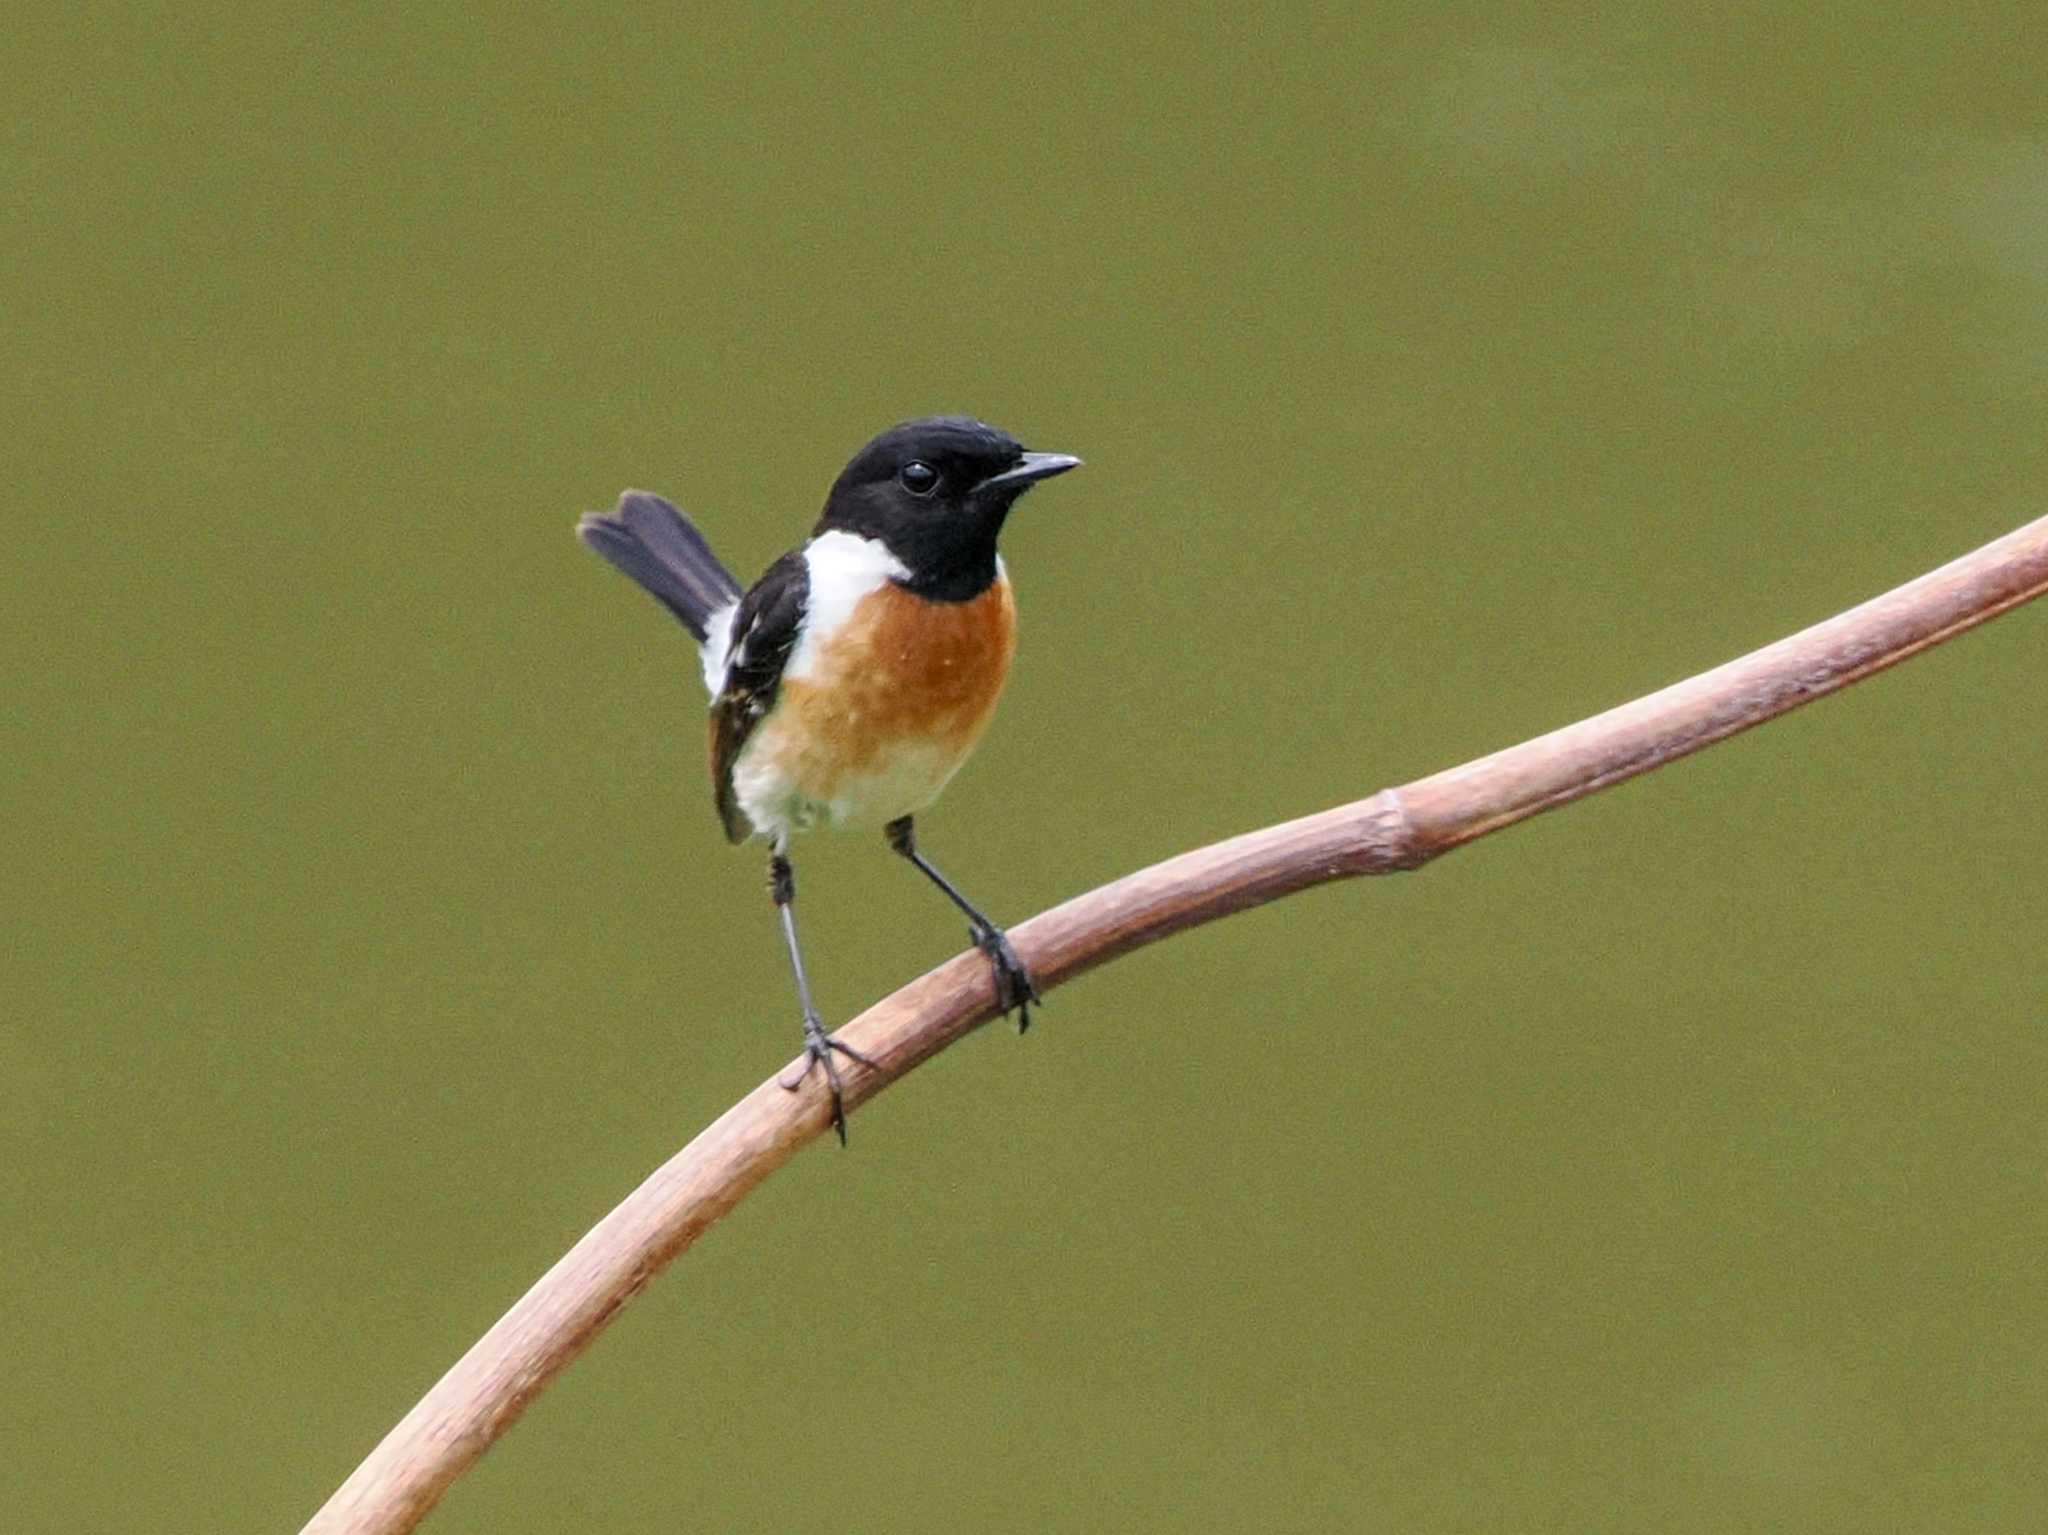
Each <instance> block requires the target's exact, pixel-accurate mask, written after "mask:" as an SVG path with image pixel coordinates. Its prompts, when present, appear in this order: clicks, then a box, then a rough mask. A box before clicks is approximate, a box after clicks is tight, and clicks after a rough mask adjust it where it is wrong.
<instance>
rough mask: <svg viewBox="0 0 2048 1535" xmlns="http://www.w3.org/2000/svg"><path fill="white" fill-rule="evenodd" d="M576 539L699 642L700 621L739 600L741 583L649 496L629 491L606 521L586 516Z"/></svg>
mask: <svg viewBox="0 0 2048 1535" xmlns="http://www.w3.org/2000/svg"><path fill="white" fill-rule="evenodd" d="M576 536H577V537H578V538H580V539H582V540H583V542H584V543H586V544H588V545H589V546H590V547H591V548H592V549H594V550H596V551H597V552H598V553H599V554H601V555H603V556H604V557H605V558H606V559H607V560H609V561H611V563H612V564H614V565H616V566H617V567H618V568H619V569H620V570H622V571H624V572H625V573H626V574H627V575H629V576H631V577H632V578H633V579H634V580H635V581H637V582H639V583H640V585H642V586H643V587H645V588H646V589H647V590H648V591H649V592H650V593H652V594H653V596H654V598H655V600H656V601H657V602H659V603H660V604H661V605H662V606H663V607H665V608H667V609H668V610H669V611H670V612H671V613H673V614H675V616H676V617H677V618H678V619H679V620H681V622H682V625H683V627H684V628H685V629H688V630H689V631H690V633H691V634H693V635H695V636H696V638H697V639H698V641H699V642H702V640H703V638H704V632H705V630H704V621H705V620H706V619H707V618H709V617H710V616H711V615H712V614H713V613H715V612H717V611H718V610H719V609H720V608H722V607H724V606H726V605H727V604H728V603H733V602H737V601H739V599H740V584H739V582H737V581H735V580H734V579H733V574H732V572H731V571H729V570H727V569H726V568H725V567H724V566H723V565H721V564H720V563H719V561H718V556H717V555H715V554H713V553H712V552H711V546H710V545H709V544H707V543H705V542H704V535H703V534H702V533H699V532H698V531H697V530H696V529H695V528H694V527H692V526H691V525H690V520H689V519H688V518H687V517H685V516H684V515H683V514H682V513H681V512H679V511H677V510H676V509H675V507H673V506H671V505H670V504H669V503H668V502H666V501H664V500H662V499H661V497H659V496H657V495H655V494H653V493H652V492H651V491H645V490H629V491H627V492H626V493H625V494H624V495H622V496H620V497H619V505H618V509H617V510H616V511H615V512H613V513H612V514H611V515H610V516H606V515H604V514H603V513H602V512H586V513H584V515H583V517H582V519H581V520H580V521H579V522H578V523H577V524H576Z"/></svg>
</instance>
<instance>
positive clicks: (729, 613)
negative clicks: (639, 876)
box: [576, 416, 1081, 1144]
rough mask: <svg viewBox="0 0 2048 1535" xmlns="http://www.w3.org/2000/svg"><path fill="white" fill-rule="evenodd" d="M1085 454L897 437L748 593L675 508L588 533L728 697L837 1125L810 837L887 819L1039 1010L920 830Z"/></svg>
mask: <svg viewBox="0 0 2048 1535" xmlns="http://www.w3.org/2000/svg"><path fill="white" fill-rule="evenodd" d="M1080 462H1081V461H1080V460H1079V459H1078V458H1074V457H1071V456H1070V455H1068V454H1065V453H1031V452H1027V451H1025V449H1024V448H1023V447H1021V446H1020V445H1019V444H1018V443H1017V441H1016V440H1015V439H1014V438H1012V437H1011V436H1010V435H1009V434H1008V433H1006V432H1001V431H998V430H997V429H996V428H994V427H992V426H989V425H987V424H985V423H983V422H980V421H975V420H972V419H970V418H968V417H965V416H931V417H927V418H926V419H924V420H920V421H906V422H904V423H903V424H902V425H901V426H895V427H891V428H890V429H889V430H888V431H886V432H884V433H882V434H881V435H880V436H879V437H877V438H875V439H874V441H872V442H870V443H869V444H868V445H867V446H866V447H864V448H862V449H861V450H860V452H858V453H856V454H855V455H854V456H853V461H852V462H851V463H849V464H848V465H847V466H846V468H845V469H844V470H843V471H842V472H841V473H840V476H839V478H838V480H837V481H836V482H835V483H834V484H833V486H832V490H831V494H830V495H828V496H827V497H826V498H825V510H824V513H823V515H822V516H820V517H819V518H818V523H817V526H816V527H815V528H813V529H812V530H811V537H810V540H809V542H807V543H806V544H804V545H803V547H802V548H800V549H795V550H792V551H791V552H790V553H788V554H785V555H784V556H783V557H782V558H781V559H779V560H777V561H776V562H775V563H774V564H773V565H770V566H769V567H768V570H767V573H766V574H764V575H763V576H762V577H761V579H760V580H759V581H757V582H755V583H754V585H753V587H752V588H751V589H749V590H747V591H746V592H745V593H742V592H741V589H740V584H739V582H738V581H736V580H734V579H733V575H732V573H731V572H730V571H728V570H727V569H726V568H725V566H724V565H722V564H721V563H719V559H718V556H717V555H715V554H713V553H712V552H711V546H710V545H709V544H708V543H706V542H705V540H704V536H703V535H702V534H701V533H699V532H698V531H697V529H696V528H695V527H693V526H692V525H691V524H690V522H689V520H688V519H687V518H685V517H684V516H683V514H682V513H681V512H679V511H677V510H676V508H675V507H674V506H672V505H670V504H669V503H668V502H667V501H664V500H663V499H662V498H661V497H660V496H656V495H651V494H649V493H648V492H646V491H641V490H629V491H627V492H626V493H625V494H624V495H622V496H620V497H619V504H618V508H617V510H616V511H614V512H613V513H612V514H611V515H609V516H604V515H601V514H599V513H596V512H592V513H589V514H587V515H586V516H585V517H584V518H583V519H582V520H581V521H580V522H578V523H577V525H576V532H577V536H578V537H580V538H581V539H582V540H583V542H584V543H586V544H588V545H589V546H590V547H591V548H592V549H594V550H596V551H597V552H598V553H599V554H601V555H603V556H604V557H605V559H607V560H609V561H610V562H611V563H612V564H613V565H616V566H617V567H618V568H619V569H620V570H622V571H624V572H625V573H626V574H627V575H629V576H631V577H632V578H633V579H634V580H635V581H637V582H639V584H640V585H641V586H643V587H645V588H646V589H647V590H648V591H649V592H651V593H652V594H653V595H654V597H655V598H656V599H657V600H658V601H659V602H660V603H661V604H662V605H663V606H664V607H666V608H667V609H668V610H669V611H670V612H671V613H673V614H674V615H675V616H676V617H677V618H678V619H679V620H681V622H682V625H683V627H684V628H686V629H688V630H689V631H690V633H691V635H692V636H694V637H695V639H696V640H697V643H698V647H699V651H700V654H701V656H702V660H703V665H704V685H705V687H706V688H708V689H709V690H710V693H711V783H712V790H713V794H714V797H715V802H716V804H717V807H718V815H719V819H720V820H721V821H723V822H724V823H725V834H726V837H727V838H728V839H729V840H730V841H733V842H744V841H745V840H746V839H747V838H748V837H750V836H754V837H765V838H767V839H768V843H769V849H770V851H769V856H768V888H769V892H770V894H771V895H772V896H773V897H774V900H775V905H776V908H777V911H778V912H779V914H780V917H781V922H782V936H783V939H784V941H785V942H786V943H787V945H788V947H789V963H790V967H791V969H792V970H793V971H794V972H795V975H796V993H797V1002H798V1005H799V1006H800V1007H801V1008H802V1009H803V1032H804V1065H803V1070H802V1071H801V1072H800V1073H799V1074H798V1075H797V1076H796V1077H795V1078H794V1079H784V1081H783V1083H782V1085H783V1086H784V1087H785V1088H788V1089H790V1090H791V1091H794V1090H795V1089H796V1088H797V1087H798V1086H799V1085H801V1083H802V1082H803V1080H804V1079H805V1078H806V1077H808V1076H809V1075H810V1073H811V1069H812V1067H814V1066H823V1067H824V1070H825V1077H826V1082H827V1085H828V1086H829V1087H830V1089H831V1093H832V1123H833V1127H834V1128H835V1129H836V1130H837V1131H838V1132H839V1139H840V1142H841V1143H842V1144H844V1143H845V1140H846V1115H845V1110H844V1106H843V1104H842V1102H841V1098H840V1079H839V1068H838V1066H837V1065H836V1064H835V1063H834V1062H833V1059H832V1053H833V1052H834V1051H835V1050H836V1051H838V1052H839V1053H840V1054H842V1055H845V1056H848V1057H850V1058H851V1059H853V1060H857V1061H860V1062H861V1063H862V1064H864V1065H870V1066H871V1065H873V1064H874V1063H873V1062H872V1061H870V1060H869V1059H868V1058H867V1057H866V1056H864V1055H862V1054H861V1053H860V1052H859V1051H857V1050H855V1049H853V1048H852V1047H851V1046H850V1045H844V1044H841V1043H840V1042H839V1041H838V1040H836V1039H834V1038H832V1037H831V1036H830V1035H829V1034H827V1033H826V1032H825V1026H824V1023H823V1022H822V1021H821V1020H820V1019H819V1017H818V1012H817V1009H816V1008H815V1007H813V1006H812V1004H811V987H810V981H809V980H808V978H807V977H806V976H805V974H804V962H803V955H802V953H801V951H800V950H799V949H798V947H797V939H796V919H795V917H794V915H793V914H792V912H791V909H790V906H791V902H792V900H793V899H794V897H795V894H796V879H795V875H794V874H793V873H792V871H791V868H790V863H789V839H790V835H791V833H793V832H799V831H808V830H809V829H811V828H812V827H815V826H845V825H856V824H861V823H875V822H881V823H884V824H883V832H884V835H885V836H886V837H887V839H888V843H889V846H890V847H891V848H893V849H894V850H895V851H896V852H898V853H900V854H902V855H903V856H904V857H905V858H907V859H909V860H910V862H911V863H913V864H915V865H916V866H917V867H918V868H919V869H920V870H922V871H923V872H924V874H925V876H926V877H927V878H929V879H930V880H931V881H932V883H933V884H935V885H937V886H938V887H939V889H941V890H943V891H944V892H945V893H946V895H947V896H948V897H949V898H950V899H951V900H952V902H953V904H954V905H956V906H958V907H959V908H960V910H961V911H962V912H964V913H966V915H967V920H968V922H969V924H970V926H969V933H970V936H971V937H972V938H973V940H974V943H975V945H976V946H977V947H979V948H980V949H981V951H982V952H983V953H984V954H986V955H987V956H988V958H989V963H990V966H991V967H992V969H993V971H994V974H995V987H996V1000H997V1002H998V1004H999V1005H1000V1006H1001V1007H1002V1010H1003V1011H1004V1012H1005V1013H1007V1012H1009V1011H1010V1010H1011V1009H1012V1008H1015V1009H1016V1011H1017V1027H1018V1029H1019V1030H1020V1031H1021V1030H1023V1029H1024V1028H1025V1027H1027V1026H1028V1025H1029V1023H1030V1020H1031V1013H1030V1006H1031V1004H1032V1003H1033V1002H1036V1001H1037V1000H1038V992H1037V990H1036V989H1035V988H1034V987H1033V985H1032V982H1031V976H1030V973H1029V972H1028V971H1027V970H1026V969H1025V968H1024V965H1023V962H1022V961H1021V960H1020V959H1019V958H1018V957H1017V952H1016V950H1015V949H1013V948H1012V947H1011V946H1010V941H1009V939H1008V938H1006V937H1005V936H1004V935H1003V930H1002V929H1001V928H999V927H997V926H996V925H995V923H993V922H991V921H990V920H989V919H988V918H987V917H986V916H984V915H982V913H981V912H980V911H979V910H978V909H977V908H976V907H975V905H974V904H973V903H972V902H971V901H969V900H968V899H967V897H966V896H964V895H962V894H961V893H960V892H959V890H957V889H956V888H954V886H953V884H952V883H951V882H950V881H949V880H947V879H946V877H945V876H944V875H943V874H941V873H940V872H939V871H938V870H937V869H935V868H934V867H932V865H931V864H930V863H928V862H927V861H926V860H925V858H924V856H923V855H922V854H921V853H919V852H918V850H917V843H916V840H915V837H914V835H913V832H912V826H911V817H912V816H913V815H914V814H915V813H916V812H917V811H920V810H922V809H924V807H925V806H927V805H929V804H930V803H931V802H932V801H933V800H935V799H936V798H938V795H939V791H940V790H942V789H944V788H945V786H946V783H947V781H948V780H949V779H951V778H952V776H953V774H954V773H955V772H957V771H958V770H959V767H960V765H961V763H963V762H965V761H966V760H967V754H968V753H969V752H971V751H972V750H973V749H974V743H975V742H976V741H977V740H979V739H980V737H981V733H982V730H983V728H984V727H986V726H987V724H988V722H989V716H990V715H991V714H992V713H994V711H995V706H996V699H997V697H998V696H999V695H1000V694H1001V693H1002V690H1003V682H1004V679H1005V677H1006V676H1007V675H1008V673H1009V669H1010V657H1011V654H1012V653H1013V652H1014V650H1015V649H1016V605H1015V602H1014V600H1013V599H1012V597H1011V594H1010V582H1009V578H1008V577H1007V576H1006V575H1005V574H1004V573H1003V562H1002V560H1001V558H1000V557H999V556H998V555H997V553H996V539H997V536H998V535H999V534H1000V533H1001V532H1002V530H1003V520H1004V518H1005V517H1007V516H1008V515H1009V512H1010V508H1011V507H1012V506H1013V505H1014V504H1015V503H1016V500H1017V498H1018V497H1019V496H1021V495H1022V494H1023V493H1024V492H1025V491H1027V490H1029V489H1030V488H1031V487H1032V486H1033V485H1035V484H1037V483H1038V482H1039V481H1040V480H1043V479H1048V478H1050V477H1051V476H1053V475H1056V474H1064V473H1065V472H1066V471H1067V470H1069V469H1072V468H1073V467H1075V465H1077V464H1079V463H1080Z"/></svg>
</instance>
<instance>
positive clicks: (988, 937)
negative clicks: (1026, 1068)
mask: <svg viewBox="0 0 2048 1535" xmlns="http://www.w3.org/2000/svg"><path fill="white" fill-rule="evenodd" d="M882 835H883V836H885V837H887V838H888V839H889V846H890V847H892V848H894V849H895V850H896V851H897V852H899V853H901V854H902V855H903V856H904V857H905V858H907V859H909V860H910V861H911V862H912V863H913V864H915V865H917V867H918V869H919V870H920V871H921V872H922V873H923V875H924V877H925V878H926V879H928V880H930V881H931V882H932V883H933V884H934V885H937V886H938V887H939V888H940V889H941V890H943V891H945V892H946V899H947V900H949V901H951V902H952V903H953V904H954V905H955V906H957V907H959V908H960V909H961V910H962V911H963V912H965V913H966V914H967V921H968V923H969V926H968V929H967V936H968V937H969V938H971V939H972V940H973V941H974V946H975V947H976V948H977V949H979V950H981V952H982V953H984V954H986V955H987V956H988V963H989V968H990V969H991V970H993V971H994V972H995V982H996V1006H997V1007H999V1008H1001V1009H1002V1010H1003V1012H1004V1013H1005V1014H1007V1013H1009V1011H1010V1010H1011V1009H1012V1008H1014V1009H1016V1012H1017V1032H1018V1033H1019V1034H1022V1033H1023V1032H1024V1031H1025V1030H1026V1029H1028V1028H1030V1027H1031V1005H1032V1004H1033V1003H1034V1002H1035V1003H1038V1004H1039V1005H1041V1006H1043V1005H1044V999H1043V998H1041V997H1040V996H1039V995H1038V987H1037V986H1036V985H1034V984H1033V983H1032V980H1031V972H1030V971H1029V970H1027V969H1025V968H1024V961H1023V960H1021V959H1019V958H1018V957H1017V951H1016V950H1015V949H1013V948H1012V947H1010V940H1009V938H1008V936H1007V935H1006V934H1005V933H1004V932H1003V930H1002V929H1001V928H999V927H997V926H996V925H995V924H994V923H993V922H991V921H989V919H988V918H987V917H985V916H983V915H982V914H981V912H980V911H979V910H978V909H976V907H975V904H974V903H973V902H972V901H970V900H968V899H967V897H966V896H964V895H962V894H961V893H960V890H959V887H958V886H956V885H955V884H954V883H953V882H952V881H951V880H949V879H947V878H946V876H945V875H943V874H941V873H940V872H939V871H938V870H937V869H935V868H933V867H932V865H931V862H930V860H928V859H927V858H926V857H925V856H924V854H922V853H920V852H919V851H918V850H917V831H916V828H915V827H913V826H912V825H911V818H910V817H909V816H904V817H903V818H902V819H901V820H896V821H891V822H890V823H889V824H888V825H887V826H885V827H883V828H882Z"/></svg>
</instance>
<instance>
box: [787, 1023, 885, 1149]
mask: <svg viewBox="0 0 2048 1535" xmlns="http://www.w3.org/2000/svg"><path fill="white" fill-rule="evenodd" d="M834 1051H837V1052H838V1053H839V1054H841V1055H843V1056H845V1057H846V1058H847V1059H848V1060H850V1061H859V1062H860V1063H861V1065H863V1066H874V1065H875V1064H876V1062H875V1059H874V1057H872V1056H868V1055H863V1054H861V1052H860V1051H858V1050H856V1049H854V1048H853V1046H851V1045H843V1044H841V1043H840V1042H839V1041H838V1040H836V1039H834V1038H833V1037H832V1036H831V1035H830V1034H827V1033H826V1032H825V1025H824V1022H823V1021H822V1020H821V1019H820V1018H819V1017H818V1015H817V1014H816V1013H805V1014H804V1064H803V1069H802V1070H801V1071H799V1072H797V1074H796V1075H795V1076H793V1077H777V1078H776V1079H775V1085H776V1086H778V1087H780V1088H781V1089H782V1090H783V1091H784V1092H786V1093H793V1092H795V1091H796V1090H797V1089H798V1088H799V1087H802V1086H803V1085H804V1083H805V1082H807V1081H809V1080H810V1075H811V1072H812V1071H813V1070H814V1069H815V1068H817V1067H819V1066H823V1067H824V1068H825V1086H826V1087H827V1088H828V1089H829V1090H830V1091H831V1094H832V1128H833V1129H834V1130H836V1131H838V1132H839V1144H840V1145H842V1146H844V1145H845V1144H846V1097H845V1092H844V1089H843V1088H842V1086H841V1084H840V1081H839V1063H838V1062H837V1061H835V1060H833V1059H832V1055H833V1052H834Z"/></svg>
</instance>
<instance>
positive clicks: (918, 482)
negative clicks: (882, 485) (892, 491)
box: [896, 458, 939, 496]
mask: <svg viewBox="0 0 2048 1535" xmlns="http://www.w3.org/2000/svg"><path fill="white" fill-rule="evenodd" d="M896 478H897V479H898V480H900V481H901V482H902V484H903V488H904V489H905V490H907V491H909V492H910V493H911V494H912V495H913V496H928V495H930V494H931V493H932V492H933V491H935V490H937V489H938V488H939V471H938V470H936V469H934V468H933V467H932V466H931V465H930V464H927V463H926V462H925V461H924V460H923V459H921V458H914V459H912V460H911V461H910V462H909V463H907V464H905V465H904V466H903V467H902V468H901V469H899V470H897V471H896Z"/></svg>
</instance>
